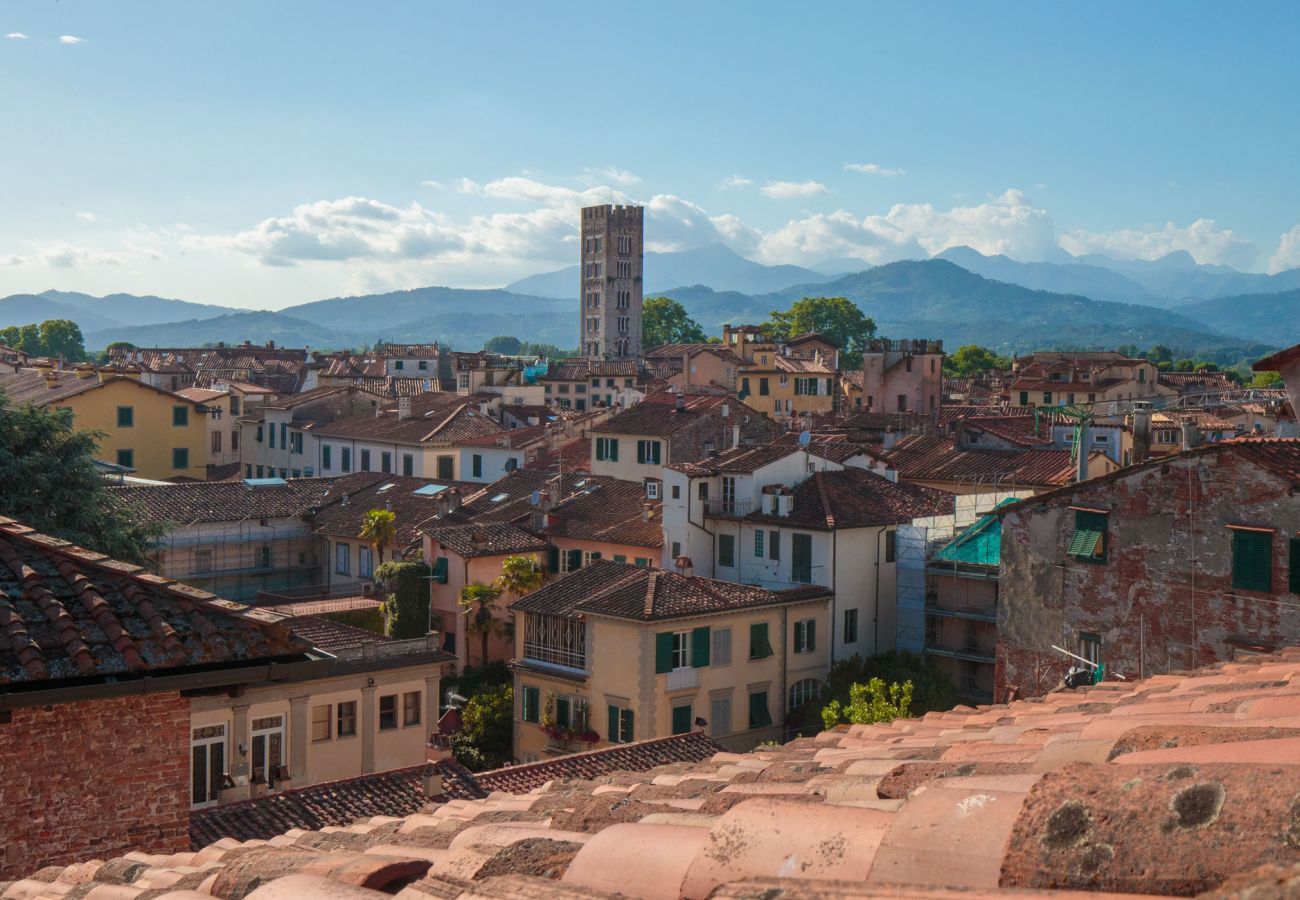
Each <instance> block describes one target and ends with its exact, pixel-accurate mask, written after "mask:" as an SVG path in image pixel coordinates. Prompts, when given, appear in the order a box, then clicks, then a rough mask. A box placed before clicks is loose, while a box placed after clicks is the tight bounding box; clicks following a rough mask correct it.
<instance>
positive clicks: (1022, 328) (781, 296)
mask: <svg viewBox="0 0 1300 900" xmlns="http://www.w3.org/2000/svg"><path fill="white" fill-rule="evenodd" d="M666 293H667V294H668V295H669V296H671V297H674V298H676V299H677V300H679V301H680V302H681V303H682V304H683V305H684V306H685V307H686V308H687V311H688V312H689V313H690V314H691V315H692V316H693V317H695V318H696V320H697V321H699V322H700V324H702V325H704V327H705V329H706V330H707V331H711V332H713V331H716V330H718V329H720V328H721V325H722V322H723V321H737V320H738V319H740V318H748V319H749V320H750V321H761V319H763V318H766V316H767V313H768V311H770V310H773V309H786V308H788V307H789V306H790V304H791V303H793V302H794V301H795V300H798V299H799V298H800V297H803V296H806V295H808V294H812V293H815V294H823V295H828V296H844V297H848V298H849V299H850V300H853V301H854V302H855V303H856V304H857V305H858V306H859V307H860V308H861V309H862V311H863V312H864V313H866V314H867V315H868V316H871V317H872V318H873V319H875V321H876V324H877V327H878V329H879V332H880V333H881V334H883V335H888V336H890V337H901V338H909V337H918V338H920V337H925V338H941V339H943V340H944V341H946V342H947V343H948V344H949V346H950V347H952V348H954V349H955V348H956V346H957V345H958V344H983V345H985V346H988V347H992V348H994V349H996V350H998V351H1000V352H1013V353H1019V352H1026V351H1030V350H1035V349H1047V348H1053V347H1059V348H1113V347H1116V346H1118V345H1120V344H1128V343H1134V344H1138V345H1139V346H1149V345H1150V344H1154V343H1163V344H1167V345H1170V346H1173V347H1178V348H1185V349H1186V350H1187V351H1188V352H1191V351H1194V350H1204V351H1205V352H1206V353H1207V354H1208V353H1210V352H1220V353H1223V352H1231V353H1238V354H1248V353H1251V352H1255V350H1265V349H1268V347H1269V346H1271V340H1270V342H1269V343H1268V344H1266V343H1264V342H1263V341H1260V340H1258V339H1256V340H1255V341H1253V342H1252V341H1248V340H1247V341H1243V340H1241V339H1240V338H1234V337H1227V336H1224V335H1221V334H1216V333H1215V332H1214V331H1212V330H1211V329H1210V328H1208V327H1206V326H1205V325H1204V324H1202V323H1201V322H1198V321H1196V320H1194V319H1191V318H1188V317H1186V316H1183V315H1179V314H1177V313H1173V312H1169V311H1167V310H1161V309H1156V308H1154V307H1149V306H1141V305H1136V304H1124V303H1113V302H1107V301H1100V300H1091V299H1089V298H1087V297H1083V296H1079V295H1074V294H1061V293H1053V292H1048V291H1038V290H1032V289H1030V288H1026V287H1022V286H1020V285H1016V284H1008V283H1004V282H1000V281H992V280H989V279H986V278H983V277H981V276H979V275H976V274H975V273H973V272H969V271H967V270H965V269H963V268H961V267H960V266H957V265H956V264H954V263H951V262H948V261H947V260H942V259H931V260H924V261H919V262H918V261H905V262H896V263H890V264H888V265H884V266H877V267H876V268H873V269H868V270H867V271H865V272H858V273H855V274H852V275H845V276H843V277H841V278H837V279H835V280H834V281H829V282H825V283H820V284H815V285H798V286H795V287H791V288H787V289H785V290H782V291H777V292H775V293H771V294H763V295H759V296H744V295H736V294H731V295H727V296H726V297H725V299H724V298H723V297H722V296H721V295H719V294H716V293H715V292H713V291H710V290H709V289H708V288H704V287H700V286H696V287H688V288H677V289H673V290H670V291H667V292H666ZM723 313H727V314H728V315H726V316H722V317H721V318H719V316H720V314H723Z"/></svg>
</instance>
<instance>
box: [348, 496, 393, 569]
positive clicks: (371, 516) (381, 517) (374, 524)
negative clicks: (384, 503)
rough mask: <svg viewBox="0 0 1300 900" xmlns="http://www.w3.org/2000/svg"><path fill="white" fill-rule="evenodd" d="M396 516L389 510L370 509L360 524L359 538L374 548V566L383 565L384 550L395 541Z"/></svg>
mask: <svg viewBox="0 0 1300 900" xmlns="http://www.w3.org/2000/svg"><path fill="white" fill-rule="evenodd" d="M396 522H397V516H396V515H394V514H393V511H392V510H390V509H372V510H370V512H368V513H366V516H365V518H364V519H363V520H362V522H361V533H360V534H358V535H357V537H359V538H361V539H362V540H363V541H365V542H366V543H368V544H370V546H372V547H374V548H375V566H376V567H378V566H382V565H383V564H384V548H385V547H387V546H388V545H389V544H391V543H393V541H395V540H397V525H396Z"/></svg>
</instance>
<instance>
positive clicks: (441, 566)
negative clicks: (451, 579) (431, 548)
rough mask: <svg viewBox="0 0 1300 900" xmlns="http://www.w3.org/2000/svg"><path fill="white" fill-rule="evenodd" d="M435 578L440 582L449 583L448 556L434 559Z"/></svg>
mask: <svg viewBox="0 0 1300 900" xmlns="http://www.w3.org/2000/svg"><path fill="white" fill-rule="evenodd" d="M433 580H434V581H436V582H438V584H446V583H447V557H445V556H439V557H438V558H437V559H435V560H434V561H433Z"/></svg>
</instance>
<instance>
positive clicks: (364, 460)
mask: <svg viewBox="0 0 1300 900" xmlns="http://www.w3.org/2000/svg"><path fill="white" fill-rule="evenodd" d="M361 471H362V472H369V471H370V451H369V450H362V451H361Z"/></svg>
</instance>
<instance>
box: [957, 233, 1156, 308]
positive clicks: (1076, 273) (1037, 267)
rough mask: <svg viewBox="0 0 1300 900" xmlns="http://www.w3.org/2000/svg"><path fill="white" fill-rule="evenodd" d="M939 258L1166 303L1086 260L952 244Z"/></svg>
mask: <svg viewBox="0 0 1300 900" xmlns="http://www.w3.org/2000/svg"><path fill="white" fill-rule="evenodd" d="M938 258H939V259H946V260H948V261H949V262H951V263H956V264H957V265H959V266H961V267H962V268H963V269H965V270H967V271H968V272H974V273H975V274H976V275H982V276H984V277H985V278H991V279H993V280H994V281H1005V282H1007V283H1008V284H1018V285H1021V286H1022V287H1027V288H1033V289H1034V290H1039V291H1052V292H1053V293H1058V294H1082V295H1083V296H1085V297H1091V298H1092V299H1094V300H1111V301H1114V302H1117V303H1145V304H1148V305H1153V306H1160V305H1165V304H1164V303H1162V302H1161V300H1162V298H1159V297H1156V296H1155V295H1154V294H1152V292H1151V291H1150V289H1148V288H1147V287H1145V286H1144V285H1142V284H1139V283H1138V282H1136V281H1134V280H1133V279H1131V278H1128V277H1126V276H1124V275H1121V274H1119V273H1118V272H1113V271H1111V270H1110V269H1105V268H1102V267H1101V266H1092V265H1086V264H1083V263H1051V262H1033V263H1025V262H1019V261H1018V260H1014V259H1012V258H1011V257H1009V256H1002V255H998V256H985V255H984V254H983V253H980V252H979V251H978V250H973V249H971V248H970V247H951V248H949V249H947V250H944V251H943V252H942V253H940V254H938Z"/></svg>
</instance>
